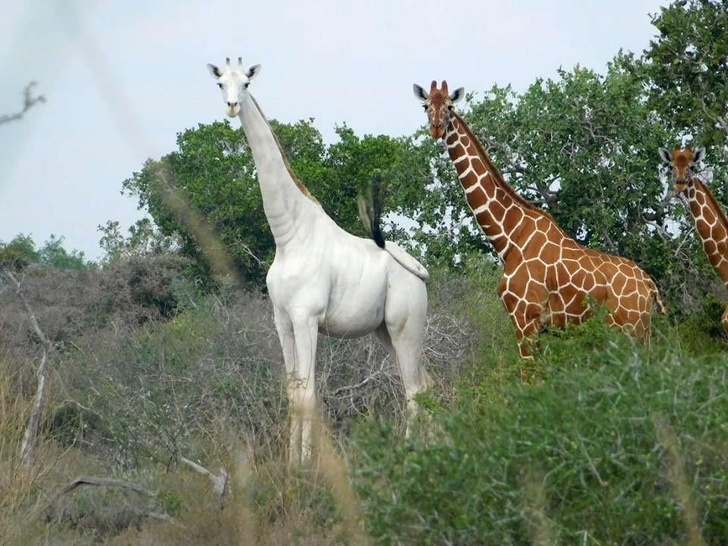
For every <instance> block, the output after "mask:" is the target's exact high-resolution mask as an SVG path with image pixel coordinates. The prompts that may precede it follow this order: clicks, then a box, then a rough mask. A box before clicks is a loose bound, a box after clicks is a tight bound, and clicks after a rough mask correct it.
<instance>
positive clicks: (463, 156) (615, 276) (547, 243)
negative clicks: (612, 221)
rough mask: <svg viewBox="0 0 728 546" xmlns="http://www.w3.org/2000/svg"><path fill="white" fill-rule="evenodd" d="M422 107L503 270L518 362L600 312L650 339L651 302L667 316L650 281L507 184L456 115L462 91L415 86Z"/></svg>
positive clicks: (503, 295)
mask: <svg viewBox="0 0 728 546" xmlns="http://www.w3.org/2000/svg"><path fill="white" fill-rule="evenodd" d="M413 90H414V94H415V97H417V98H418V99H419V100H420V101H421V102H422V103H423V105H424V108H425V112H426V113H427V118H428V126H429V130H430V134H431V135H432V136H433V137H435V138H439V139H442V140H443V141H444V143H445V147H446V148H447V152H448V154H449V156H450V159H451V160H452V163H453V165H454V167H455V170H456V171H457V174H458V177H459V179H460V183H461V184H462V187H463V190H464V192H465V199H466V200H467V203H468V206H469V207H470V210H471V211H472V213H473V216H474V217H475V220H476V221H477V223H478V225H479V226H480V228H481V230H482V231H483V233H484V234H485V236H486V238H487V239H488V240H489V241H490V242H491V244H492V245H493V247H494V248H495V250H496V252H497V253H498V257H499V258H500V261H501V263H502V265H503V277H502V278H501V280H500V283H499V285H498V295H499V296H500V299H501V301H502V302H503V305H504V307H505V309H506V311H507V313H508V314H509V316H510V317H511V320H512V322H513V325H514V326H515V330H516V341H517V342H518V348H519V353H520V356H521V357H522V358H533V356H532V353H531V350H530V342H531V340H532V339H533V338H534V337H535V336H536V335H537V334H538V333H539V332H540V331H541V330H542V329H543V328H545V327H547V326H558V327H563V326H566V325H568V324H578V323H580V322H582V321H583V320H584V319H586V318H587V317H588V316H589V315H590V314H592V312H593V309H592V307H591V306H590V305H589V302H590V301H593V302H594V303H596V304H603V305H605V306H606V309H607V313H608V314H607V320H608V321H609V322H610V323H612V324H615V325H616V326H618V327H620V328H621V329H622V331H624V332H625V333H627V334H631V335H634V336H637V337H640V338H643V339H647V338H648V337H649V333H650V320H651V315H652V306H653V302H656V303H657V305H658V306H659V308H660V309H661V310H662V311H663V312H664V306H663V305H662V301H661V300H660V296H659V292H658V290H657V287H656V285H655V283H654V281H653V280H652V279H651V278H650V277H649V275H647V273H645V272H644V271H643V270H642V269H640V268H639V267H638V266H637V264H635V263H634V262H633V261H631V260H628V259H626V258H622V257H619V256H612V255H609V254H606V253H603V252H598V251H596V250H592V249H590V248H587V247H584V246H582V245H580V244H579V243H577V242H576V241H575V240H574V239H572V238H571V237H569V236H568V235H567V234H566V233H565V232H564V231H563V230H562V229H561V228H560V227H559V226H558V225H557V224H556V222H555V221H554V219H553V218H552V217H551V215H550V214H548V213H547V212H546V211H544V210H542V209H540V208H538V207H536V206H534V205H533V204H531V203H529V202H528V201H526V200H525V199H523V198H522V197H521V196H520V195H518V194H517V193H516V191H515V190H514V189H513V188H512V187H511V186H510V185H509V184H508V183H507V182H506V181H505V180H504V178H503V176H502V175H501V173H500V172H499V171H498V169H497V168H496V167H495V166H494V165H493V163H492V162H491V160H490V157H489V156H488V154H487V153H486V152H485V149H484V148H483V146H482V144H481V143H480V141H479V140H478V139H477V137H476V136H475V134H474V133H473V132H472V130H471V129H470V127H468V125H467V124H466V123H465V121H464V120H463V118H462V117H460V115H458V114H457V113H456V112H455V111H454V108H453V105H454V103H455V102H456V101H458V100H460V99H461V98H462V97H463V95H464V91H463V89H462V88H459V89H457V90H456V91H454V92H453V93H449V92H448V86H447V82H445V81H443V82H442V85H441V87H440V88H439V89H438V87H437V82H436V81H434V80H433V82H432V84H431V85H430V91H429V93H428V92H426V91H425V90H424V89H423V88H422V87H420V86H419V85H417V84H415V85H414V86H413Z"/></svg>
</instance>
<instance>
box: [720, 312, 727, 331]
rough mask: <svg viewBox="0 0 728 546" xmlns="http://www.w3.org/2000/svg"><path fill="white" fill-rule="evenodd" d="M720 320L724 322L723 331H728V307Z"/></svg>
mask: <svg viewBox="0 0 728 546" xmlns="http://www.w3.org/2000/svg"><path fill="white" fill-rule="evenodd" d="M720 322H721V323H722V324H723V331H725V332H727V333H728V307H726V309H725V311H723V316H722V317H721V318H720Z"/></svg>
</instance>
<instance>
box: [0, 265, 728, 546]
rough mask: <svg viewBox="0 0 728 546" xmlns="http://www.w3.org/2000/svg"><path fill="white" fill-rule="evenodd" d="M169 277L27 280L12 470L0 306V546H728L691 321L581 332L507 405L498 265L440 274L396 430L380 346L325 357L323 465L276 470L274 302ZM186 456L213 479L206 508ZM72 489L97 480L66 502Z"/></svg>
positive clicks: (16, 351)
mask: <svg viewBox="0 0 728 546" xmlns="http://www.w3.org/2000/svg"><path fill="white" fill-rule="evenodd" d="M180 271H181V270H180V269H179V268H177V267H176V266H175V265H174V264H170V263H169V262H164V263H156V264H154V263H146V264H136V265H134V264H131V265H127V266H126V267H125V268H119V269H117V270H114V271H106V272H104V271H97V272H93V273H88V272H86V273H83V272H79V273H74V274H70V273H63V274H60V273H54V272H49V273H47V274H43V275H37V276H30V277H28V278H27V279H26V281H25V283H26V285H25V286H26V289H27V292H26V293H27V294H28V299H29V301H30V302H31V304H32V306H33V307H34V310H35V311H36V315H37V318H38V320H39V322H40V324H41V326H42V327H43V328H44V329H45V331H46V333H47V334H48V335H49V336H50V337H52V340H53V341H54V344H55V350H54V352H53V354H52V355H51V365H52V370H53V372H52V378H51V383H50V394H49V400H48V402H47V404H46V408H45V412H44V414H45V420H44V427H43V436H42V444H41V446H40V447H39V452H38V455H37V460H36V463H35V465H34V466H33V467H32V468H31V469H29V470H22V469H21V468H20V467H19V451H20V442H21V441H22V434H23V431H24V429H25V423H26V420H27V417H28V415H29V412H30V405H31V402H32V395H33V392H34V389H35V386H34V367H35V365H36V364H37V361H38V358H39V357H38V355H39V346H38V343H37V342H36V341H35V340H34V339H33V336H32V335H31V334H30V333H29V329H28V325H27V320H26V319H25V318H24V315H23V312H22V309H21V307H20V306H19V304H18V303H17V301H15V299H14V294H13V293H12V291H10V290H5V291H4V292H2V293H0V321H1V322H0V340H2V344H3V345H2V346H3V350H2V352H0V489H2V491H3V494H2V495H0V529H2V540H1V541H0V542H2V543H3V544H10V545H15V544H44V543H53V544H60V545H63V544H74V545H76V544H95V543H98V542H102V543H109V544H129V543H132V544H241V543H242V544H322V545H323V544H357V543H361V544H370V543H371V544H374V543H377V544H379V543H382V544H593V545H601V544H723V543H726V542H728V523H727V522H728V424H727V423H728V418H727V416H728V394H727V393H726V386H727V385H728V383H727V382H726V363H727V362H728V360H727V358H726V353H725V349H726V345H725V342H724V341H723V340H722V339H720V338H716V337H711V335H710V333H711V332H713V333H715V329H714V319H713V318H711V316H709V314H706V315H705V316H699V317H694V318H693V319H691V322H690V323H685V324H677V325H674V324H670V322H669V321H668V320H667V319H666V318H664V317H657V318H656V320H655V324H654V329H653V338H652V342H651V344H650V346H642V345H639V344H637V343H635V342H633V341H632V340H630V339H628V338H626V337H624V336H622V335H620V334H618V333H617V332H615V331H613V330H612V329H610V328H608V327H607V326H606V325H604V324H603V323H602V322H601V321H598V320H597V321H591V322H589V323H587V324H585V325H583V326H580V327H577V328H571V329H569V330H568V331H566V332H561V333H554V334H551V335H546V336H544V337H543V338H542V341H541V346H540V349H539V355H538V358H537V359H536V361H535V362H534V363H533V364H530V365H528V366H527V367H526V368H525V371H526V372H527V375H528V377H530V378H531V380H530V382H529V383H528V384H524V383H522V382H521V371H522V366H523V364H522V363H521V362H520V360H519V359H518V358H517V351H516V348H515V342H514V338H513V330H512V327H511V325H510V323H509V321H508V319H507V317H506V315H505V313H504V312H503V310H502V308H501V304H500V302H499V301H498V300H497V298H496V295H495V286H496V284H497V281H498V277H499V272H498V270H497V268H493V267H491V266H489V265H483V266H482V267H481V268H480V269H469V270H466V271H461V272H459V273H458V274H454V273H442V272H436V273H435V275H434V278H433V280H432V282H431V284H430V300H431V306H430V318H429V322H428V334H427V342H426V363H427V367H428V370H429V371H430V372H431V375H432V376H433V377H434V378H435V379H436V383H437V384H436V387H435V388H433V389H432V390H431V392H429V393H427V394H426V395H424V396H423V397H422V399H421V404H422V406H423V408H425V409H424V411H423V412H422V414H421V415H420V417H419V420H418V426H417V427H416V430H415V433H414V434H413V435H411V436H410V437H408V438H405V437H404V415H403V399H402V398H403V396H402V391H401V385H400V383H399V379H398V377H397V373H396V368H395V366H394V364H393V363H392V362H391V360H390V359H389V357H387V356H386V354H385V353H384V352H383V351H382V349H381V348H380V347H379V346H378V344H377V343H376V341H375V340H373V339H368V338H366V339H363V340H356V341H346V342H344V341H337V340H329V339H326V338H322V339H321V342H320V348H319V361H318V368H317V374H318V377H319V378H321V381H320V383H319V391H320V393H321V395H322V398H323V401H324V407H323V408H322V412H321V416H322V424H323V427H322V431H323V432H322V438H321V440H320V449H319V459H318V460H317V462H316V463H315V464H314V465H313V466H312V467H311V468H303V469H295V470H290V469H288V468H286V465H285V462H284V461H285V445H286V442H285V439H284V436H285V432H286V399H285V391H284V388H283V385H282V381H281V379H282V362H281V360H282V359H281V355H280V348H279V345H278V340H277V338H276V335H275V329H274V328H273V325H272V316H271V308H270V303H269V302H268V301H267V299H266V297H265V296H264V295H261V294H252V293H239V292H234V291H231V290H223V291H222V292H221V293H220V294H218V295H216V296H208V297H204V298H203V297H199V296H196V295H194V294H195V291H194V290H193V289H192V287H191V285H190V284H189V283H188V282H186V281H184V277H183V276H182V274H181V273H180ZM184 459H189V460H192V461H196V462H198V463H200V464H201V465H203V466H204V467H205V468H207V469H209V471H210V472H212V473H214V474H216V475H218V476H221V475H222V474H223V470H222V469H224V472H225V473H226V474H227V477H228V479H227V488H226V492H225V495H224V496H223V497H222V498H221V499H219V498H217V497H216V496H215V495H214V494H213V490H212V487H211V481H210V479H209V477H208V476H206V475H204V474H200V473H197V472H195V471H194V470H192V468H191V467H190V465H188V464H186V463H185V462H184ZM82 476H85V477H93V478H98V479H99V480H101V481H99V480H97V481H96V482H95V483H96V485H92V484H82V485H78V486H77V487H75V488H73V489H69V490H67V491H65V489H67V486H68V485H69V484H72V483H73V482H74V480H76V479H77V478H79V477H82ZM110 478H113V479H116V480H119V481H118V482H108V481H107V482H105V481H103V480H108V479H110ZM89 481H93V480H89Z"/></svg>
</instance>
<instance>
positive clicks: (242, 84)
mask: <svg viewBox="0 0 728 546" xmlns="http://www.w3.org/2000/svg"><path fill="white" fill-rule="evenodd" d="M225 61H226V62H225V66H224V67H223V68H222V69H220V68H218V67H217V66H215V65H214V64H208V65H207V68H208V69H209V70H210V74H212V77H213V78H215V79H216V80H217V86H218V87H219V88H220V91H222V99H223V100H224V101H225V112H226V113H227V115H228V116H229V117H231V118H234V117H235V116H237V115H238V113H239V112H240V102H241V100H242V98H243V95H244V94H245V93H247V89H248V85H250V80H252V79H253V78H254V77H255V76H257V75H258V72H260V65H259V64H256V65H255V66H251V67H250V68H248V70H247V71H246V70H244V69H243V59H242V58H241V57H238V64H237V66H234V65H231V64H230V57H228V58H227V59H225Z"/></svg>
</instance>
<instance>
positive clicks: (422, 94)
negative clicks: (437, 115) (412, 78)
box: [412, 83, 429, 102]
mask: <svg viewBox="0 0 728 546" xmlns="http://www.w3.org/2000/svg"><path fill="white" fill-rule="evenodd" d="M412 91H414V93H415V97H417V98H418V99H420V100H421V101H422V102H425V101H426V100H427V97H428V96H429V95H428V94H427V93H426V92H425V90H424V89H422V88H421V87H420V86H419V85H417V84H416V83H413V84H412Z"/></svg>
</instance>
